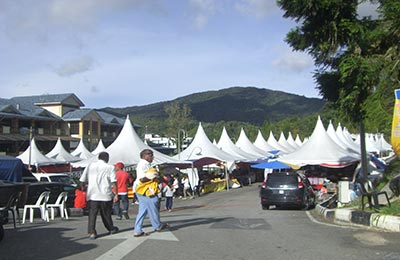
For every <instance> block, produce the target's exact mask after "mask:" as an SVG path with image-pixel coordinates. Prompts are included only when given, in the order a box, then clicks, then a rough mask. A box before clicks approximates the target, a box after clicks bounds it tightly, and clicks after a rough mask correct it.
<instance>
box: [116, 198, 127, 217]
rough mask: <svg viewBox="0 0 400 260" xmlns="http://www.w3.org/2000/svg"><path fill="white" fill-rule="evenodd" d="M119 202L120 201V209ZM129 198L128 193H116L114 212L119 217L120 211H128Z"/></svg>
mask: <svg viewBox="0 0 400 260" xmlns="http://www.w3.org/2000/svg"><path fill="white" fill-rule="evenodd" d="M120 203H122V210H121V206H120ZM128 209H129V200H128V195H118V201H117V202H116V203H114V214H115V215H117V216H119V217H121V216H122V213H125V212H126V213H128Z"/></svg>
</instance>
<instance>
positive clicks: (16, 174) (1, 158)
mask: <svg viewBox="0 0 400 260" xmlns="http://www.w3.org/2000/svg"><path fill="white" fill-rule="evenodd" d="M30 175H32V174H30V172H29V170H28V169H26V167H25V165H24V163H23V162H22V161H21V159H18V158H14V157H11V156H5V155H0V180H6V181H12V182H21V181H22V177H25V176H30Z"/></svg>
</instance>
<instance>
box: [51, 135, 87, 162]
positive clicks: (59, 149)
mask: <svg viewBox="0 0 400 260" xmlns="http://www.w3.org/2000/svg"><path fill="white" fill-rule="evenodd" d="M46 156H47V157H49V158H53V159H56V160H59V161H63V162H67V163H71V162H77V161H80V160H82V159H81V158H79V157H76V156H73V155H72V154H70V153H69V152H68V151H67V150H65V148H64V146H63V144H62V142H61V139H60V138H58V140H57V143H56V145H55V146H54V147H53V149H52V150H51V151H50V152H48V153H47V154H46Z"/></svg>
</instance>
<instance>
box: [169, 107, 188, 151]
mask: <svg viewBox="0 0 400 260" xmlns="http://www.w3.org/2000/svg"><path fill="white" fill-rule="evenodd" d="M164 111H165V113H167V115H168V119H167V122H168V135H169V136H176V135H177V139H176V140H177V146H179V145H180V144H181V143H182V139H183V138H184V134H186V131H187V130H188V129H189V128H190V125H191V118H190V113H191V110H190V107H189V106H188V105H187V104H180V103H179V102H173V103H171V104H168V105H166V106H165V107H164ZM181 132H184V134H181ZM179 139H181V140H179ZM178 148H179V147H178ZM178 150H179V149H178Z"/></svg>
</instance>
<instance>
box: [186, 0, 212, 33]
mask: <svg viewBox="0 0 400 260" xmlns="http://www.w3.org/2000/svg"><path fill="white" fill-rule="evenodd" d="M190 5H191V7H192V9H193V12H194V13H195V15H194V18H193V22H194V26H195V27H196V28H198V29H202V28H204V27H205V26H206V25H207V24H208V20H209V18H210V17H211V16H213V15H215V14H216V13H217V11H218V6H217V1H213V0H190Z"/></svg>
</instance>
